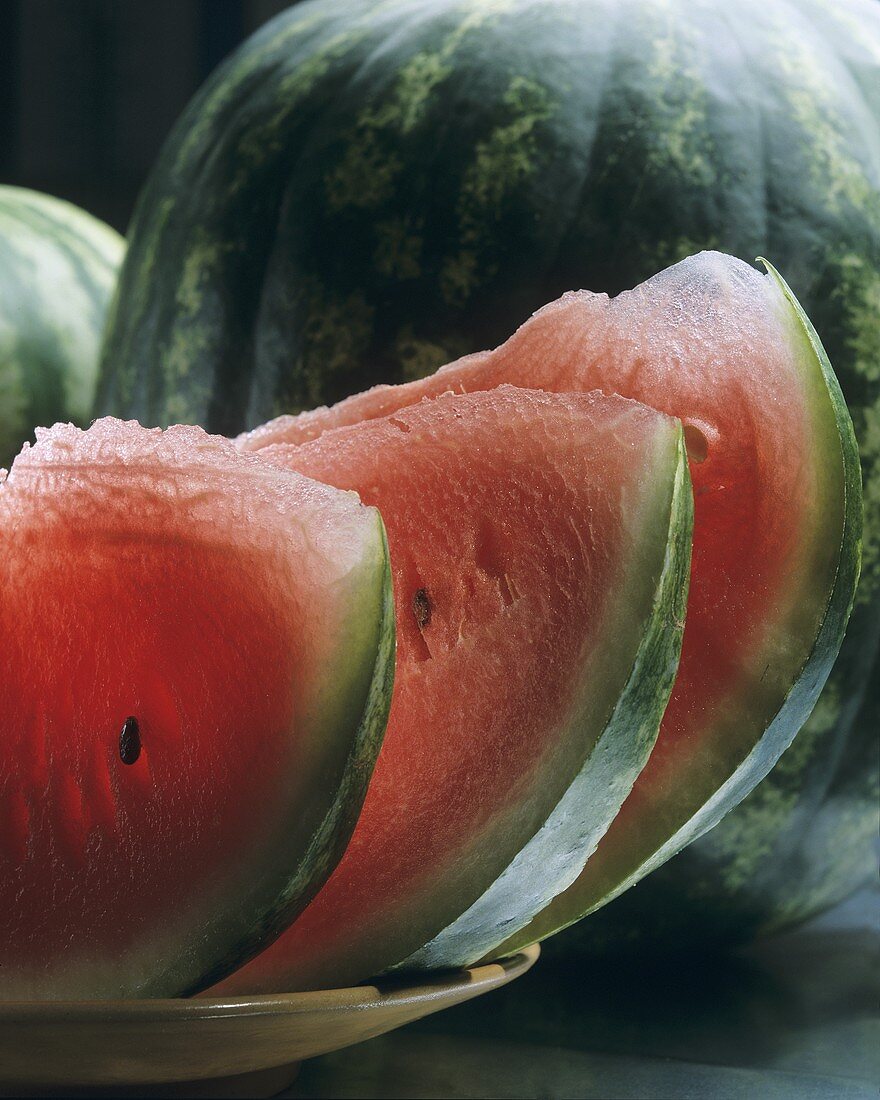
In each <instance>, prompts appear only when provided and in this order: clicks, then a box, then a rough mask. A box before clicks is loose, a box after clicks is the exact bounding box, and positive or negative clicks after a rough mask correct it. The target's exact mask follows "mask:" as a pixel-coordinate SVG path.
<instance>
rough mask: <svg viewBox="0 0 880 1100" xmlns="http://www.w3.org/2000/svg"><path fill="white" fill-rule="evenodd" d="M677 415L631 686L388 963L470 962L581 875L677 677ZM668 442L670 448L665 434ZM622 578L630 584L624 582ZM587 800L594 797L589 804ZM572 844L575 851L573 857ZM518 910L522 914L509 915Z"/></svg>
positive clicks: (683, 577) (680, 589)
mask: <svg viewBox="0 0 880 1100" xmlns="http://www.w3.org/2000/svg"><path fill="white" fill-rule="evenodd" d="M674 424H675V428H674V434H673V439H674V473H673V476H672V478H671V479H670V492H669V493H668V495H665V498H664V501H663V505H662V507H661V508H656V506H655V514H654V515H653V516H652V517H651V520H650V521H649V522H647V523H646V524H645V537H644V539H643V540H641V541H642V543H643V546H642V549H644V547H645V545H646V544H648V543H649V542H651V541H653V540H655V539H656V533H657V528H658V527H660V530H661V532H662V542H663V544H664V546H665V549H664V553H663V562H662V567H661V569H660V572H659V577H658V579H657V581H656V584H655V586H654V589H653V594H652V597H651V600H650V609H649V612H648V615H647V618H646V619H645V620H643V623H642V635H641V640H640V642H639V644H638V647H637V649H636V654H635V658H634V660H633V662H632V665H631V667H630V669H629V672H628V675H627V676H626V680H625V686H624V687H623V690H622V692H621V694H620V695H619V696H618V698H617V701H616V703H615V704H614V707H613V710H612V712H611V714H610V716H609V717H608V720H607V722H606V724H605V726H604V728H603V729H601V731H600V733H599V735H598V737H597V739H596V741H595V743H594V745H593V747H592V748H591V750H590V752H589V753H588V755H587V757H586V759H585V760H584V763H583V765H582V767H581V769H580V771H579V772H578V774H577V775H576V776H575V777H574V778H573V780H572V781H571V783H570V784H569V786H568V788H567V789H566V790H565V791H564V793H563V795H562V797H561V798H560V799H559V801H558V803H557V805H556V806H555V808H554V809H553V810H552V812H551V813H550V815H549V817H548V818H547V819H546V821H545V823H544V824H543V826H542V827H541V828H540V829H539V830H538V832H537V833H536V834H535V835H534V836H533V837H532V838H531V840H529V841H528V842H527V843H526V845H525V846H524V847H523V848H522V849H521V850H520V851H519V853H518V854H517V855H516V857H515V858H514V859H513V860H512V862H511V863H510V864H509V865H508V866H507V868H506V869H505V870H504V871H503V872H502V873H501V875H499V877H498V878H497V879H496V880H495V882H494V883H492V885H491V886H490V887H489V888H488V889H487V890H486V891H485V892H484V893H483V894H482V896H481V897H479V898H478V899H477V900H476V901H475V902H474V903H473V904H472V905H471V906H470V907H469V908H468V909H467V910H466V911H465V912H464V913H463V914H462V915H461V916H460V917H459V918H458V919H457V920H455V921H454V922H452V923H451V924H450V925H448V926H447V927H446V928H445V929H443V931H442V932H440V933H439V934H438V935H437V936H435V937H434V938H433V939H432V940H431V941H430V942H429V943H427V944H426V945H425V946H424V947H422V948H420V949H419V950H418V951H415V952H414V953H413V954H411V955H410V956H409V957H408V958H406V959H405V960H404V961H403V962H401V963H399V964H397V965H396V966H394V967H392V968H391V969H393V970H409V969H435V968H438V967H450V966H468V965H471V964H472V963H474V962H476V961H477V960H478V959H480V958H481V957H487V956H488V955H491V954H492V952H493V951H494V949H495V948H496V947H497V946H498V944H499V943H501V942H502V941H503V940H505V939H506V938H507V937H508V936H510V935H511V934H512V933H514V932H516V931H518V930H519V929H520V928H522V927H524V926H526V925H527V924H528V922H529V921H530V920H531V919H532V917H533V916H534V915H535V914H537V913H538V912H540V911H541V910H542V909H543V907H544V906H545V905H546V904H547V900H546V899H547V898H549V897H552V896H554V894H556V893H558V892H560V890H564V889H565V888H566V887H567V886H568V885H569V884H570V883H571V882H572V881H573V880H574V879H575V878H576V877H577V875H578V874H579V873H580V871H581V869H582V868H583V866H584V864H585V862H586V860H587V859H588V857H589V855H590V854H591V853H592V851H593V850H594V849H595V847H596V845H597V844H598V842H599V840H600V839H601V837H602V835H603V834H604V833H605V831H606V830H607V828H608V826H609V824H610V822H611V821H612V820H613V818H614V817H615V816H616V814H617V811H618V810H619V808H620V806H621V804H622V803H623V801H624V800H625V798H626V796H627V795H628V794H629V792H630V790H631V788H632V786H633V784H634V783H635V781H636V779H637V777H638V775H639V773H640V772H641V770H642V768H643V767H644V765H645V763H646V762H647V760H648V758H649V756H650V753H651V750H652V749H653V747H654V743H655V741H656V739H657V734H658V731H659V727H660V722H661V720H662V717H663V712H664V711H665V709H666V704H667V702H668V699H669V695H670V693H671V691H672V687H673V684H674V682H675V675H676V672H677V669H678V661H679V657H680V655H681V643H682V637H683V633H684V622H685V613H686V607H687V591H688V583H689V577H690V561H691V545H692V531H693V497H692V491H691V481H690V474H689V469H688V461H687V452H686V447H685V440H684V433H683V430H682V426H681V424H680V422H678V421H674ZM662 447H663V449H665V448H668V440H667V439H664V440H663V441H662ZM659 449H660V448H658V450H659ZM668 465H669V456H668V455H667V454H665V453H663V454H658V455H657V456H656V460H655V462H654V463H653V464H652V468H653V469H658V468H666V467H667V466H668ZM652 503H653V502H652ZM657 541H659V540H657ZM642 566H644V561H643V560H639V561H637V562H634V563H632V565H631V567H630V568H631V569H633V568H635V569H636V570H638V569H639V568H640V567H642ZM621 588H622V591H623V592H628V591H629V585H628V584H626V583H622V585H621ZM621 611H622V608H621V606H620V605H618V606H617V607H612V608H611V609H610V616H609V620H608V621H607V623H606V625H605V627H604V628H603V629H604V630H606V631H607V630H612V631H613V630H615V625H614V623H615V619H617V618H619V616H620V614H621ZM589 691H590V686H589V684H585V685H584V688H583V689H582V691H581V693H580V694H581V701H580V702H578V703H576V704H575V710H574V714H573V716H572V718H571V719H570V720H569V726H570V727H571V726H573V727H575V728H577V727H583V728H589V725H590V724H591V723H590V722H589V721H588V720H587V719H586V718H585V714H586V707H585V703H584V700H583V696H584V694H585V693H587V692H589ZM585 806H589V810H588V811H587V812H586V813H585ZM573 853H577V858H576V859H574V860H573V859H572V855H573ZM524 896H530V900H531V901H532V908H531V911H530V912H524V911H523V898H524ZM542 899H543V900H542ZM511 912H513V913H517V917H516V918H511V917H510V913H511Z"/></svg>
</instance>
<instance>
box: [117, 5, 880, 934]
mask: <svg viewBox="0 0 880 1100" xmlns="http://www.w3.org/2000/svg"><path fill="white" fill-rule="evenodd" d="M878 56H880V4H877V3H876V2H875V0H824V2H823V0H738V2H737V3H736V4H733V5H732V4H729V3H722V2H719V0H666V2H661V0H496V2H494V3H491V4H487V3H477V2H476V0H471V2H467V3H466V2H459V3H455V2H452V0H384V2H381V0H380V2H370V3H367V2H364V0H360V2H358V0H311V2H309V3H305V4H301V5H298V6H297V7H296V8H294V9H292V10H291V11H290V12H288V13H286V14H284V15H282V16H281V17H279V18H278V19H276V20H275V21H274V22H272V23H270V24H268V25H267V26H266V27H265V28H264V29H263V30H262V31H261V32H260V33H259V34H257V35H256V36H254V38H252V39H251V40H250V41H249V42H247V43H245V45H244V46H243V47H242V48H241V49H240V50H239V51H238V52H237V53H236V54H234V55H233V56H232V57H231V58H230V59H229V61H228V62H227V63H226V64H225V65H224V66H223V67H222V68H221V69H220V70H218V72H217V74H216V75H215V76H214V77H213V78H212V79H211V81H209V83H208V84H207V85H206V86H205V88H204V89H203V90H202V91H201V92H200V93H199V95H198V96H197V97H196V99H195V100H194V101H193V103H192V104H191V105H190V107H189V108H188V110H187V111H186V113H185V114H184V116H183V117H182V119H181V120H180V122H179V124H178V126H177V127H176V129H175V131H174V133H173V134H172V136H171V138H170V139H169V141H168V143H167V145H166V147H165V149H164V151H163V154H162V156H161V158H160V161H159V163H158V165H157V167H156V169H155V171H154V173H153V175H152V178H151V180H150V182H149V184H148V186H147V188H146V190H145V192H144V194H143V196H142V198H141V201H140V203H139V206H138V209H137V212H136V215H135V219H134V222H133V225H132V227H131V243H130V248H129V255H128V259H127V261H126V263H125V265H124V268H123V273H122V278H121V283H120V287H119V291H118V295H117V299H116V303H115V306H114V308H113V311H112V314H111V319H110V323H109V328H108V332H107V338H106V342H105V346H104V351H103V372H102V380H101V385H100V394H99V403H98V411H100V412H113V413H115V414H117V415H135V416H138V417H139V418H141V419H142V420H143V421H144V422H146V423H161V424H165V423H168V422H170V421H174V420H192V421H196V422H200V423H202V424H204V425H205V426H207V427H208V428H209V430H212V431H219V432H226V433H233V432H237V431H239V430H241V429H243V428H247V427H252V426H254V425H256V424H258V423H260V422H262V421H264V420H266V419H268V418H270V417H271V416H274V415H276V414H278V413H281V412H292V411H298V410H300V409H303V408H308V407H312V406H314V405H316V404H320V403H325V402H333V401H335V400H337V399H339V398H341V397H343V396H345V395H346V394H348V393H351V392H355V391H357V390H361V389H364V388H365V387H367V386H369V385H372V384H373V383H376V382H380V381H382V382H396V381H400V380H404V379H407V378H411V377H415V376H417V375H420V374H424V373H427V372H429V371H431V370H433V369H434V368H435V367H437V366H439V365H440V364H441V363H443V362H446V361H448V360H450V359H452V358H455V357H456V356H458V355H460V354H462V353H465V352H467V351H472V350H476V349H481V348H485V347H490V346H492V345H494V344H497V343H499V342H500V341H501V340H503V339H504V338H505V337H506V336H507V335H509V334H510V332H511V331H512V330H513V328H514V327H515V326H516V325H517V324H518V323H519V322H520V321H521V320H522V319H523V318H525V317H526V316H527V315H528V314H529V313H530V312H531V311H532V310H533V309H535V308H537V307H538V306H540V305H541V304H543V303H544V302H546V301H549V300H551V299H553V298H555V297H557V296H558V295H559V294H560V293H562V292H563V291H564V290H566V289H569V288H571V287H587V288H590V289H593V290H600V289H604V290H606V291H608V292H609V293H616V292H617V291H619V290H621V289H624V288H627V287H631V286H634V285H636V284H637V283H639V282H640V281H642V280H643V279H644V278H646V277H647V276H649V275H651V274H653V273H654V272H656V271H657V270H659V269H661V268H663V267H665V266H667V265H669V264H671V263H673V262H675V261H676V260H678V259H679V258H681V257H682V256H684V255H686V254H688V253H691V252H695V251H697V250H698V249H700V248H718V249H722V250H724V251H728V252H731V253H733V254H735V255H738V256H741V257H742V258H744V259H746V260H752V259H753V258H754V257H755V256H756V255H766V256H768V257H770V258H771V259H772V261H773V262H774V264H775V265H776V266H777V267H778V268H779V269H780V270H781V271H782V273H783V274H784V275H785V277H786V279H787V280H788V282H789V283H790V284H791V286H792V289H793V290H794V292H795V293H796V294H797V296H798V298H799V299H800V301H801V302H802V304H803V305H804V307H805V309H806V310H807V312H808V314H809V315H810V317H811V318H812V320H813V322H814V323H815V325H816V328H817V329H818V331H819V333H820V335H821V336H822V339H823V342H824V343H825V346H826V348H827V349H828V352H829V356H830V358H831V361H832V362H833V364H834V366H835V368H836V370H837V373H838V376H839V377H840V381H841V384H842V387H843V390H844V393H845V396H846V398H847V401H848V404H849V407H850V411H851V413H852V416H853V420H854V423H855V427H856V433H857V436H858V437H859V440H860V443H861V450H862V462H863V476H864V483H865V506H866V524H865V527H866V530H865V544H864V561H863V580H862V584H861V587H860V592H859V597H858V604H857V607H856V610H855V613H854V616H853V620H852V622H851V625H850V630H849V635H848V638H847V641H846V643H845V647H844V650H843V653H842V655H841V658H840V659H839V662H838V665H837V667H836V669H835V672H834V674H833V676H832V680H831V681H830V683H829V686H828V688H827V689H826V692H825V694H824V695H823V697H822V700H821V701H820V704H819V707H818V708H817V711H816V712H815V714H814V716H813V718H812V719H811V720H810V723H809V724H808V725H807V727H805V729H804V731H803V732H802V733H801V734H800V735H799V737H798V739H797V740H796V742H795V745H794V747H793V748H792V749H791V750H790V751H789V753H788V754H787V756H785V757H783V760H782V762H781V763H780V765H779V766H778V767H777V769H776V770H775V771H774V772H773V773H772V774H771V777H770V778H768V780H766V781H765V782H764V783H763V784H762V785H761V786H760V787H759V788H758V790H757V791H756V792H754V794H753V795H752V796H751V797H750V799H749V800H747V802H746V803H744V804H743V806H742V807H740V808H739V809H738V810H736V811H734V812H733V813H732V814H730V815H729V816H728V817H727V818H726V819H725V820H724V821H723V822H722V823H721V824H720V825H719V826H718V827H717V828H716V829H715V830H713V831H712V832H711V833H710V834H708V835H707V836H706V837H704V838H703V839H702V840H700V841H698V842H697V843H696V844H694V845H692V846H691V847H690V848H689V849H688V850H687V851H686V853H684V854H682V855H680V856H679V857H677V858H676V860H674V861H672V863H670V864H668V865H667V866H666V867H665V868H664V869H662V870H661V871H660V872H658V873H656V874H654V875H653V876H651V877H650V878H649V879H647V880H646V881H645V882H644V883H643V884H641V885H640V886H639V887H638V888H637V889H636V890H635V891H633V892H631V894H630V896H628V897H626V898H622V899H618V901H617V902H615V903H613V904H612V905H611V906H610V907H609V908H608V910H607V920H608V922H609V923H610V922H612V921H614V922H615V924H616V925H617V927H618V928H622V927H623V925H624V923H626V922H625V921H624V919H623V915H622V912H621V910H622V907H623V905H624V903H625V904H626V905H627V906H629V907H630V909H631V910H632V921H633V922H634V924H635V925H637V926H639V927H646V925H645V921H646V920H647V919H648V918H646V917H645V913H648V914H649V915H650V921H651V923H652V924H653V922H654V918H655V915H656V906H654V905H653V904H652V903H651V896H652V892H653V891H658V892H660V893H662V894H663V896H664V897H669V898H671V899H673V901H674V905H669V906H666V907H665V908H666V910H668V912H669V914H678V916H677V917H675V919H672V918H671V917H670V920H671V924H670V928H671V931H672V934H673V937H674V936H675V935H678V931H677V930H679V929H681V928H687V929H689V934H691V933H692V931H693V928H694V927H695V925H699V926H700V927H701V928H703V929H705V930H708V932H710V933H711V934H712V935H716V936H717V937H718V938H722V939H728V938H740V937H743V936H746V935H748V934H750V933H751V932H752V931H754V930H755V929H757V928H761V927H771V926H776V925H781V924H785V923H788V922H791V921H793V920H796V919H800V918H801V917H803V916H805V915H807V914H809V913H811V912H813V911H816V910H817V909H821V908H822V907H824V906H826V905H827V904H830V903H831V902H833V901H834V900H836V899H837V898H839V897H842V896H844V895H845V894H846V893H848V892H850V891H851V890H852V889H854V888H855V887H856V886H857V885H859V884H860V883H861V882H862V881H864V878H865V874H866V869H867V867H868V862H866V860H867V861H870V860H871V859H872V857H871V854H870V845H869V842H868V841H867V840H866V839H865V838H866V837H867V836H868V835H869V834H875V833H876V828H877V785H878V778H877V777H878V767H877V755H876V750H875V747H874V746H875V740H874V738H876V729H877V726H876V721H872V720H871V719H870V717H869V714H870V708H871V707H872V706H875V705H876V698H877V694H878V693H880V685H878V676H877V673H876V670H875V673H874V675H873V678H872V677H871V676H869V672H870V670H871V667H872V663H873V662H874V660H875V656H876V653H877V649H878V638H880V323H878V317H880V65H878V60H877V58H878ZM869 682H870V683H871V685H872V686H871V688H870V690H871V692H873V693H874V694H873V695H872V697H871V699H868V700H867V701H866V702H864V709H863V710H862V711H861V712H859V707H860V706H862V705H863V698H864V696H865V691H866V685H868V684H869ZM872 699H873V700H874V702H872ZM857 714H858V715H859V716H858V717H856V715H857ZM872 734H873V738H872V736H871V735H872ZM821 822H824V823H825V824H821V825H820V823H821ZM709 907H711V908H712V909H713V910H716V911H717V913H716V916H715V917H713V919H712V920H711V921H706V920H703V919H702V917H703V915H704V914H705V913H706V912H707V908H709ZM695 914H696V915H698V916H699V917H700V919H699V920H698V921H695V919H694V917H695ZM601 917H602V914H599V915H598V916H594V917H593V918H591V919H590V921H589V922H585V923H584V924H583V925H582V931H580V930H578V932H577V933H576V934H577V935H584V936H592V935H594V934H598V930H597V929H596V926H597V925H598V922H599V919H600V918H601ZM679 917H680V919H679ZM593 929H596V931H593ZM657 931H658V930H656V929H655V930H654V932H652V933H651V935H652V936H654V937H655V939H656V935H657Z"/></svg>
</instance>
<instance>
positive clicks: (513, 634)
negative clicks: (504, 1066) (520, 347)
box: [219, 386, 691, 994]
mask: <svg viewBox="0 0 880 1100" xmlns="http://www.w3.org/2000/svg"><path fill="white" fill-rule="evenodd" d="M264 453H265V454H267V455H271V456H272V459H273V461H278V462H280V463H283V464H284V465H285V466H287V467H289V468H292V469H296V470H297V471H299V472H300V473H305V474H307V476H309V477H315V478H319V479H323V480H327V481H328V482H330V483H331V484H334V485H336V486H339V487H342V488H349V489H355V490H356V491H357V492H358V493H359V494H360V496H361V497H362V499H363V500H364V501H365V502H368V503H371V504H375V505H376V506H378V507H379V508H380V509H381V511H382V515H383V517H384V519H385V524H386V527H387V530H388V538H389V545H390V547H391V560H392V571H393V575H394V587H395V599H396V605H397V635H398V657H397V672H396V680H395V690H394V698H393V702H392V709H391V716H390V719H389V725H388V730H387V733H386V738H385V742H384V746H383V750H382V753H381V755H380V759H379V763H378V765H377V769H376V772H375V774H374V776H373V779H372V781H371V784H370V788H369V792H368V795H367V800H366V803H365V806H364V810H363V812H362V814H361V817H360V819H359V822H358V825H357V828H356V830H355V833H354V836H353V838H352V841H351V843H350V845H349V847H348V849H347V851H346V854H345V856H344V857H343V859H342V861H341V863H340V864H339V866H338V867H337V869H336V871H335V872H334V873H333V875H332V876H331V878H330V880H329V881H328V883H327V884H326V885H325V887H324V888H323V890H322V891H321V893H320V894H319V895H318V897H317V898H316V899H315V900H314V901H313V902H312V904H311V905H310V906H309V908H308V909H307V910H306V911H305V913H303V915H302V916H301V917H300V918H299V919H298V920H297V921H296V922H295V923H294V925H293V926H292V927H291V928H290V929H289V930H288V931H287V932H285V933H284V934H283V935H282V937H281V938H280V939H279V940H278V941H277V942H276V943H275V944H274V945H273V946H271V947H270V948H269V949H268V950H266V951H264V952H263V953H262V954H261V955H260V956H258V957H257V958H256V959H254V960H253V961H252V962H251V963H250V964H248V965H247V966H245V967H244V968H243V969H242V970H240V971H238V972H237V973H236V974H233V975H232V976H231V977H230V978H229V979H228V980H227V981H226V982H224V983H222V985H221V987H220V990H219V992H221V993H223V994H227V993H241V992H256V991H267V990H283V989H303V988H320V987H322V986H325V985H329V984H333V985H336V984H347V983H349V982H353V981H358V980H361V979H363V978H366V977H368V976H369V975H371V974H374V973H377V972H378V971H380V970H383V969H385V968H387V967H389V966H391V965H393V964H396V963H399V962H401V961H402V960H403V959H404V958H406V957H407V956H408V955H410V954H411V953H412V952H413V951H415V950H416V949H418V948H419V947H421V946H422V945H423V944H425V943H427V942H428V941H430V940H432V938H434V937H437V935H438V933H441V932H444V930H447V932H446V934H445V935H444V936H443V938H442V942H440V941H436V942H434V948H433V954H432V958H431V961H430V964H429V965H431V966H453V965H459V964H462V963H466V962H469V961H473V959H475V958H477V957H479V955H480V954H482V953H483V952H485V951H486V950H489V949H491V947H492V946H494V944H496V943H497V942H499V941H500V940H501V939H503V938H504V936H505V935H507V934H509V933H510V932H511V931H513V930H514V929H516V928H517V927H519V926H521V925H522V924H524V923H525V922H526V921H527V920H528V919H529V918H530V916H531V915H533V914H534V913H536V912H538V911H539V910H540V909H541V908H542V907H543V905H544V904H546V902H547V901H548V900H549V899H550V898H551V897H553V896H554V895H555V894H556V893H558V891H559V890H560V889H561V888H562V885H563V884H567V883H568V882H570V881H571V880H572V878H573V877H574V875H575V874H576V873H577V871H578V870H579V868H580V867H581V866H582V865H583V862H584V860H585V859H586V856H587V854H588V853H589V851H591V850H592V849H593V848H594V847H595V844H596V842H597V841H598V838H599V836H601V834H602V833H603V832H604V830H605V828H607V825H608V822H609V821H610V820H611V818H612V817H613V816H614V814H615V813H616V812H617V810H618V808H619V806H620V803H621V802H622V800H623V798H624V797H625V795H626V793H627V791H628V790H629V789H630V787H631V785H632V783H633V781H634V779H635V777H636V775H637V774H638V771H639V769H640V768H641V767H642V766H643V764H644V761H645V759H646V758H647V754H648V752H649V751H650V748H651V746H652V745H653V742H654V738H655V736H656V731H657V728H658V726H659V722H660V717H661V715H662V713H663V708H664V706H665V703H666V699H667V697H668V692H669V690H670V688H671V683H672V678H673V676H674V672H675V667H676V664H677V657H678V647H679V643H680V637H681V628H682V616H683V611H684V600H685V592H686V583H687V576H688V562H689V553H690V537H691V525H690V514H691V501H690V487H689V483H688V481H687V463H686V459H685V455H684V446H683V441H682V438H681V435H680V428H679V426H678V424H677V422H675V421H672V420H671V419H669V418H667V417H665V416H662V415H659V414H658V413H656V412H655V411H653V410H650V409H647V408H645V407H644V406H641V405H639V404H637V403H635V402H632V401H627V400H624V399H622V398H619V397H605V396H602V395H600V394H589V395H580V394H577V395H574V394H573V395H552V394H547V393H538V392H529V391H524V390H518V389H514V388H512V387H508V386H505V387H501V388H500V389H497V390H495V391H493V392H492V393H481V394H475V395H468V396H449V397H445V398H440V399H438V400H435V401H427V402H422V403H420V404H417V405H414V406H412V407H411V408H407V409H403V410H401V411H400V412H399V413H398V414H395V415H394V416H391V417H387V418H384V419H380V420H375V421H370V422H365V423H362V424H358V425H355V426H353V427H351V428H346V429H341V430H339V431H336V432H329V433H327V434H326V435H324V436H322V437H321V438H320V439H318V440H316V441H314V442H312V443H309V444H306V445H305V446H302V447H275V448H272V449H271V451H267V452H264Z"/></svg>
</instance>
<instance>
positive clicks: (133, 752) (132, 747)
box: [119, 718, 141, 764]
mask: <svg viewBox="0 0 880 1100" xmlns="http://www.w3.org/2000/svg"><path fill="white" fill-rule="evenodd" d="M140 754H141V728H140V726H139V725H138V720H137V718H126V719H125V721H124V722H123V723H122V733H120V735H119V756H120V758H121V759H122V763H123V764H133V763H134V762H135V761H136V760H137V758H138V757H139V756H140Z"/></svg>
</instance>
